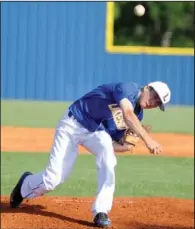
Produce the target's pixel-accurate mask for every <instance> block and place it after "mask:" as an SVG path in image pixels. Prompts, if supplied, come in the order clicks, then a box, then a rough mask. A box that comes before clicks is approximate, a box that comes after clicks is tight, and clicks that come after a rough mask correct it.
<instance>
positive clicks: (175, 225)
mask: <svg viewBox="0 0 195 229" xmlns="http://www.w3.org/2000/svg"><path fill="white" fill-rule="evenodd" d="M1 198H2V203H1V228H3V229H10V228H12V229H19V228H20V229H29V228H30V229H40V228H42V229H48V228H51V229H68V228H69V229H81V228H83V229H84V228H85V229H92V228H95V227H94V226H93V224H92V220H93V217H92V214H91V211H90V209H91V205H92V200H93V199H92V198H68V197H66V198H65V197H46V196H45V197H40V198H37V199H33V200H30V201H28V202H25V203H23V204H22V205H21V206H20V208H18V209H11V208H10V207H9V204H8V203H9V202H8V198H7V197H1ZM110 218H111V220H112V227H111V228H112V229H192V228H194V201H193V200H183V199H176V198H160V197H159V198H158V197H153V198H116V199H115V201H114V205H113V209H112V212H111V214H110Z"/></svg>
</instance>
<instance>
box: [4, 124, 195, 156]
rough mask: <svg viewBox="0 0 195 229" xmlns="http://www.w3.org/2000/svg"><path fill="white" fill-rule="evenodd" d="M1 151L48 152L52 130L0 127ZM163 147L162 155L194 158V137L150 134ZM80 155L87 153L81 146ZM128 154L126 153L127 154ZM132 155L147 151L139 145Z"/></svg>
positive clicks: (146, 152)
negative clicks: (0, 134)
mask: <svg viewBox="0 0 195 229" xmlns="http://www.w3.org/2000/svg"><path fill="white" fill-rule="evenodd" d="M1 133H2V136H1V150H2V151H4V152H49V151H50V147H51V144H52V140H53V135H54V129H49V128H47V129H46V128H21V127H1ZM152 136H153V137H154V139H156V140H157V141H158V142H159V143H161V144H162V146H163V154H162V155H170V156H190V157H193V156H194V136H192V135H182V134H152ZM79 152H80V153H87V150H86V149H85V148H83V147H82V146H80V147H79ZM127 153H128V152H127ZM133 154H147V155H149V153H148V150H147V149H146V147H145V146H144V145H143V143H141V142H140V143H139V144H138V146H137V147H136V148H135V149H134V151H133Z"/></svg>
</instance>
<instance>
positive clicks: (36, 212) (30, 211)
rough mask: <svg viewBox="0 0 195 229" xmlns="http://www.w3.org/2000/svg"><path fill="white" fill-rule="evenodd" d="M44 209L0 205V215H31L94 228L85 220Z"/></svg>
mask: <svg viewBox="0 0 195 229" xmlns="http://www.w3.org/2000/svg"><path fill="white" fill-rule="evenodd" d="M44 209H45V208H44V207H43V206H41V205H28V204H25V203H23V204H22V206H21V207H19V208H10V206H9V203H1V211H0V212H1V213H14V214H17V213H25V214H32V215H42V216H47V217H52V218H56V219H60V220H64V221H69V222H72V223H77V224H81V225H84V226H88V227H94V224H93V223H92V222H88V221H86V220H80V219H75V218H72V217H68V216H64V215H60V214H57V213H55V212H49V211H45V210H44Z"/></svg>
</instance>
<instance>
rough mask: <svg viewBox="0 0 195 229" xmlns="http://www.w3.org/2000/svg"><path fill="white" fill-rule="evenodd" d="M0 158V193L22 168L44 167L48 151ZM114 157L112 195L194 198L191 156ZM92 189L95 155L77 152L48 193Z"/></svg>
mask: <svg viewBox="0 0 195 229" xmlns="http://www.w3.org/2000/svg"><path fill="white" fill-rule="evenodd" d="M1 159H2V160H1V181H2V183H1V184H2V185H1V194H3V195H8V194H9V193H10V191H11V189H12V188H13V186H14V185H15V183H16V182H17V180H18V178H19V176H20V175H21V173H22V172H24V171H26V170H30V171H32V172H33V173H36V172H40V171H42V170H43V169H44V168H45V166H46V165H47V160H48V154H45V153H42V154H39V155H38V154H33V153H28V154H27V153H2V155H1ZM117 159H118V164H117V166H116V194H115V195H116V196H172V197H180V198H186V199H193V198H194V193H193V187H194V185H193V181H194V175H193V166H194V161H193V159H192V158H176V157H174V158H172V157H150V156H118V157H117ZM86 165H87V166H86ZM95 193H96V168H95V157H94V156H93V155H79V156H78V158H77V161H76V163H75V167H74V169H73V172H72V174H71V176H70V177H69V179H68V180H67V182H66V183H64V184H62V185H60V186H59V187H58V188H57V189H56V190H55V191H53V192H50V193H49V195H58V196H94V195H95Z"/></svg>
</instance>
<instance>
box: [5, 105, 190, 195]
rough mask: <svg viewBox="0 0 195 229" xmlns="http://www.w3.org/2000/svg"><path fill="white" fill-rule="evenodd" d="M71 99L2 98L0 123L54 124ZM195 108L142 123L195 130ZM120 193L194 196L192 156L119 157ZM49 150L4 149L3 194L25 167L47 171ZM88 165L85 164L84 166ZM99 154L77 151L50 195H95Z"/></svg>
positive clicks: (152, 115) (171, 110) (150, 115)
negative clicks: (70, 167)
mask: <svg viewBox="0 0 195 229" xmlns="http://www.w3.org/2000/svg"><path fill="white" fill-rule="evenodd" d="M68 105H69V103H63V102H30V101H2V102H1V108H2V110H1V111H2V115H1V125H4V126H6V125H7V126H23V127H45V128H47V127H50V128H53V127H55V126H56V124H57V122H58V120H59V119H60V118H61V116H62V115H63V113H64V112H65V110H66V109H67V107H68ZM193 116H194V108H193V107H168V108H167V111H166V112H165V113H163V112H161V111H159V110H158V109H156V110H153V111H147V112H146V113H145V118H144V123H146V124H151V125H152V126H153V132H172V133H188V134H194V129H193V128H194V120H193ZM117 157H118V165H117V167H116V193H115V195H116V196H171V197H179V198H186V199H194V173H193V168H194V160H193V158H184V157H152V156H135V155H133V156H122V155H120V156H117ZM47 161H48V154H46V153H40V154H33V153H20V152H18V153H12V152H10V153H8V152H6V153H5V152H2V153H1V181H2V183H1V184H2V185H1V194H3V195H9V193H10V191H11V189H12V188H13V186H14V185H15V183H16V182H17V180H18V178H19V176H20V175H21V173H22V172H23V171H26V170H30V171H32V172H33V173H36V172H40V171H41V170H44V168H45V166H46V164H47ZM86 165H87V166H86ZM95 193H96V169H95V157H94V156H92V155H79V156H78V159H77V161H76V164H75V167H74V169H73V173H72V174H71V176H70V178H69V179H68V180H67V182H66V183H64V184H62V185H60V186H59V187H58V188H57V189H56V190H55V191H53V192H51V193H49V194H48V195H58V196H94V195H95Z"/></svg>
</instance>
